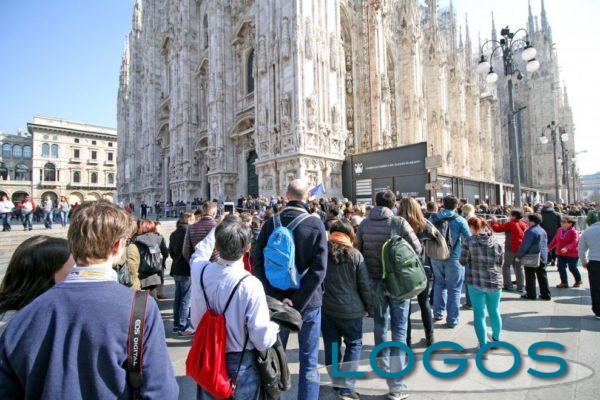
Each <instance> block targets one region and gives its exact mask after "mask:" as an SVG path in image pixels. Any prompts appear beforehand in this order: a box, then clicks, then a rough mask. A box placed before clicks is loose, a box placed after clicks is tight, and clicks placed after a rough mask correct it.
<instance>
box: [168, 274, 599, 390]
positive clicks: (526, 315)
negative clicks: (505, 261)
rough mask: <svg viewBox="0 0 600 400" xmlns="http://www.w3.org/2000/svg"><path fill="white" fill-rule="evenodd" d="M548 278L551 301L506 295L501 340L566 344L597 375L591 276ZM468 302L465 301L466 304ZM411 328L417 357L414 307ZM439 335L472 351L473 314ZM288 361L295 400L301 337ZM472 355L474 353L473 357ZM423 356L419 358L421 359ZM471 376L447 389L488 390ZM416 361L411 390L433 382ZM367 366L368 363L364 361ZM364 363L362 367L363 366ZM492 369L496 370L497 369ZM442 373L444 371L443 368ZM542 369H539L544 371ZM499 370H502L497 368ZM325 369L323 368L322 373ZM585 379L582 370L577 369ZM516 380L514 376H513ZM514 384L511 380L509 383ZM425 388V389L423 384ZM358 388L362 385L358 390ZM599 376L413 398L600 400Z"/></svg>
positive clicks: (180, 357)
mask: <svg viewBox="0 0 600 400" xmlns="http://www.w3.org/2000/svg"><path fill="white" fill-rule="evenodd" d="M548 275H549V280H550V284H551V291H552V296H553V300H552V301H550V302H548V301H529V300H522V299H520V298H519V295H518V294H516V293H508V292H505V293H503V296H502V303H501V313H502V317H503V325H504V326H503V340H505V341H508V342H509V343H512V344H514V345H515V346H517V347H518V348H519V350H520V351H521V353H522V354H526V352H527V348H528V347H529V345H530V344H532V343H534V342H538V341H542V340H551V341H557V342H559V343H562V344H563V345H565V346H566V352H565V354H564V355H563V356H564V357H565V358H567V359H572V360H576V361H578V362H581V363H583V364H585V365H587V366H589V367H591V368H592V369H593V370H594V371H598V372H600V346H599V345H598V344H599V343H600V321H599V320H596V319H594V318H593V315H592V313H591V309H590V308H591V303H590V298H589V286H588V284H587V273H585V271H583V277H584V282H585V284H584V285H583V287H582V288H578V289H562V290H559V289H556V288H555V287H554V286H556V284H557V283H558V281H559V278H558V272H557V271H556V268H555V267H549V269H548ZM167 289H168V290H167V292H166V293H167V294H169V293H170V291H171V290H172V288H171V283H170V282H168V284H167ZM463 301H464V300H463ZM171 306H172V302H171V301H170V300H165V301H161V302H160V307H161V310H162V312H163V318H164V319H165V329H166V331H167V334H168V336H169V338H168V339H167V342H168V346H169V354H170V356H171V361H172V362H173V368H174V370H175V373H176V375H177V380H178V382H179V385H180V399H193V398H194V393H195V385H194V383H193V382H192V381H191V380H190V379H189V378H187V377H185V358H186V356H187V352H188V351H189V346H190V345H191V339H187V338H179V337H174V336H173V335H172V334H171V333H170V331H171V327H172V325H171V322H170V321H171V316H172V311H171V310H170V308H171ZM411 318H412V324H413V335H414V336H413V342H414V343H416V344H417V345H416V346H415V353H417V354H422V353H423V351H424V348H423V347H422V346H421V347H419V345H418V343H419V341H420V340H422V339H424V335H423V331H422V324H421V321H420V312H419V307H418V305H417V304H416V302H415V304H413V313H412V315H411ZM435 328H436V331H435V336H436V340H437V341H442V340H451V341H455V342H458V343H460V344H461V345H462V346H463V347H464V348H466V349H473V348H475V347H476V346H477V340H476V337H475V331H474V328H473V319H472V311H467V310H463V311H461V321H460V323H459V325H458V326H457V327H456V328H455V329H447V328H445V327H444V326H443V323H436V325H435ZM364 331H365V333H364V336H363V345H364V349H363V354H362V357H361V358H362V359H363V360H366V359H367V358H368V355H369V352H370V349H372V348H373V346H374V341H373V320H372V319H366V320H365V325H364ZM322 350H323V343H322V341H321V352H320V355H319V359H320V363H323V360H324V354H323V351H322ZM287 353H288V358H289V360H290V370H291V372H292V374H293V379H294V380H293V386H292V389H291V390H290V391H289V392H287V393H285V394H284V396H282V399H284V400H291V399H295V398H296V396H297V378H298V375H297V374H298V367H299V366H298V362H297V360H298V341H297V335H290V343H289V348H288V351H287ZM471 357H472V355H471ZM498 357H499V356H498V355H496V354H492V355H491V356H490V360H489V361H488V362H491V363H492V365H493V366H498V365H500V364H502V362H503V360H501V359H500V358H498ZM418 358H419V356H418V355H417V359H418ZM469 361H470V362H471V363H472V365H470V369H469V370H468V371H469V374H467V375H465V377H464V379H465V381H464V382H463V381H461V382H459V383H457V382H453V381H449V382H448V383H447V387H448V389H451V388H453V387H454V388H455V389H456V388H459V389H461V390H464V387H465V385H466V382H469V383H470V384H472V385H471V388H472V389H471V390H474V389H476V388H480V389H485V388H486V387H487V386H486V384H485V382H484V380H483V379H481V375H478V374H479V372H478V371H477V369H476V368H475V365H474V360H473V359H470V360H469ZM417 362H418V366H417V367H416V368H417V369H419V368H420V371H417V372H416V373H413V374H411V375H410V376H409V378H408V379H407V383H408V385H409V387H410V386H411V381H412V382H414V383H413V385H412V386H415V387H419V386H420V385H419V384H418V382H419V380H422V379H430V377H427V376H425V373H424V372H423V368H422V365H421V364H420V363H419V361H417ZM363 363H364V362H363ZM361 365H362V364H361ZM493 366H492V367H490V368H492V369H493V368H494V367H493ZM440 369H442V368H440ZM540 369H541V368H540ZM498 370H500V368H498ZM322 371H324V369H322ZM579 372H580V373H581V374H582V375H584V374H583V372H582V371H579ZM515 379H516V378H515ZM321 381H322V382H326V381H329V378H328V377H327V376H326V375H325V376H323V374H322V377H321ZM525 381H526V378H521V379H518V380H517V379H516V380H515V381H514V383H515V386H516V385H518V384H525ZM511 384H512V381H511ZM367 385H368V386H371V387H372V388H371V389H372V390H374V391H375V392H376V393H378V394H377V395H373V394H367V393H365V394H363V395H362V396H361V398H363V399H383V398H384V396H383V395H381V393H383V391H384V389H385V384H384V383H383V381H382V380H380V379H374V380H372V381H369V382H368V384H367ZM421 386H422V385H421ZM357 387H358V386H357ZM599 393H600V378H598V375H597V374H595V375H594V376H592V377H591V378H588V379H586V380H583V381H581V382H577V383H566V384H561V385H559V386H554V387H548V388H537V389H530V390H513V391H508V392H506V391H505V392H488V393H463V392H461V393H439V392H436V393H411V394H410V398H411V399H419V400H420V399H436V400H440V399H448V400H469V399H473V400H475V399H498V400H506V399H507V398H510V399H518V400H537V399H540V400H553V399H560V400H568V399H577V400H588V399H589V400H592V399H594V400H597V399H599V398H600V394H599ZM320 399H327V400H335V399H337V396H336V394H335V392H334V391H333V390H332V389H331V388H329V387H327V386H321V393H320Z"/></svg>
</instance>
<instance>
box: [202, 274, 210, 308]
mask: <svg viewBox="0 0 600 400" xmlns="http://www.w3.org/2000/svg"><path fill="white" fill-rule="evenodd" d="M207 268H208V264H206V265H205V266H204V268H203V269H202V273H201V274H200V287H201V288H202V294H203V295H204V301H205V302H206V308H210V303H209V302H208V296H207V295H206V290H204V272H205V271H206V269H207Z"/></svg>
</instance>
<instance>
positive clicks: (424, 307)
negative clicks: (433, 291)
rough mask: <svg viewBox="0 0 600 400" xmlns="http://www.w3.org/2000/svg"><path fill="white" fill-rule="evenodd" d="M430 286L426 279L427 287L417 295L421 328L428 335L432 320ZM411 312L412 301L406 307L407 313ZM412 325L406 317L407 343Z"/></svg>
mask: <svg viewBox="0 0 600 400" xmlns="http://www.w3.org/2000/svg"><path fill="white" fill-rule="evenodd" d="M430 286H431V281H430V280H429V279H427V287H425V289H424V290H423V291H422V292H421V293H419V294H418V295H417V301H418V303H419V308H420V309H421V321H422V322H423V329H424V330H425V335H426V336H430V335H432V334H433V321H432V317H431V304H430V302H429V287H430ZM411 313H412V302H411V303H410V306H409V308H408V315H409V316H410V314H411ZM411 332H412V327H411V323H410V318H408V328H407V333H406V342H407V344H409V345H410V344H411V343H412V339H411Z"/></svg>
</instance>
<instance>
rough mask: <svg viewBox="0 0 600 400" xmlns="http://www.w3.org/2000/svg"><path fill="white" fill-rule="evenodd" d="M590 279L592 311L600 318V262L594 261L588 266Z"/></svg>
mask: <svg viewBox="0 0 600 400" xmlns="http://www.w3.org/2000/svg"><path fill="white" fill-rule="evenodd" d="M587 270H588V278H589V279H590V295H591V296H592V311H593V312H594V314H595V315H596V316H597V317H600V261H592V260H590V263H589V265H588V269H587Z"/></svg>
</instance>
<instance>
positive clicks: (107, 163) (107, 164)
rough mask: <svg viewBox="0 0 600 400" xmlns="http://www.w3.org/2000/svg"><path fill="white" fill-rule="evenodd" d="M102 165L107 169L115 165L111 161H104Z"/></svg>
mask: <svg viewBox="0 0 600 400" xmlns="http://www.w3.org/2000/svg"><path fill="white" fill-rule="evenodd" d="M104 165H105V166H107V167H113V166H114V165H115V162H114V160H113V161H109V160H106V161H104Z"/></svg>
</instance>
